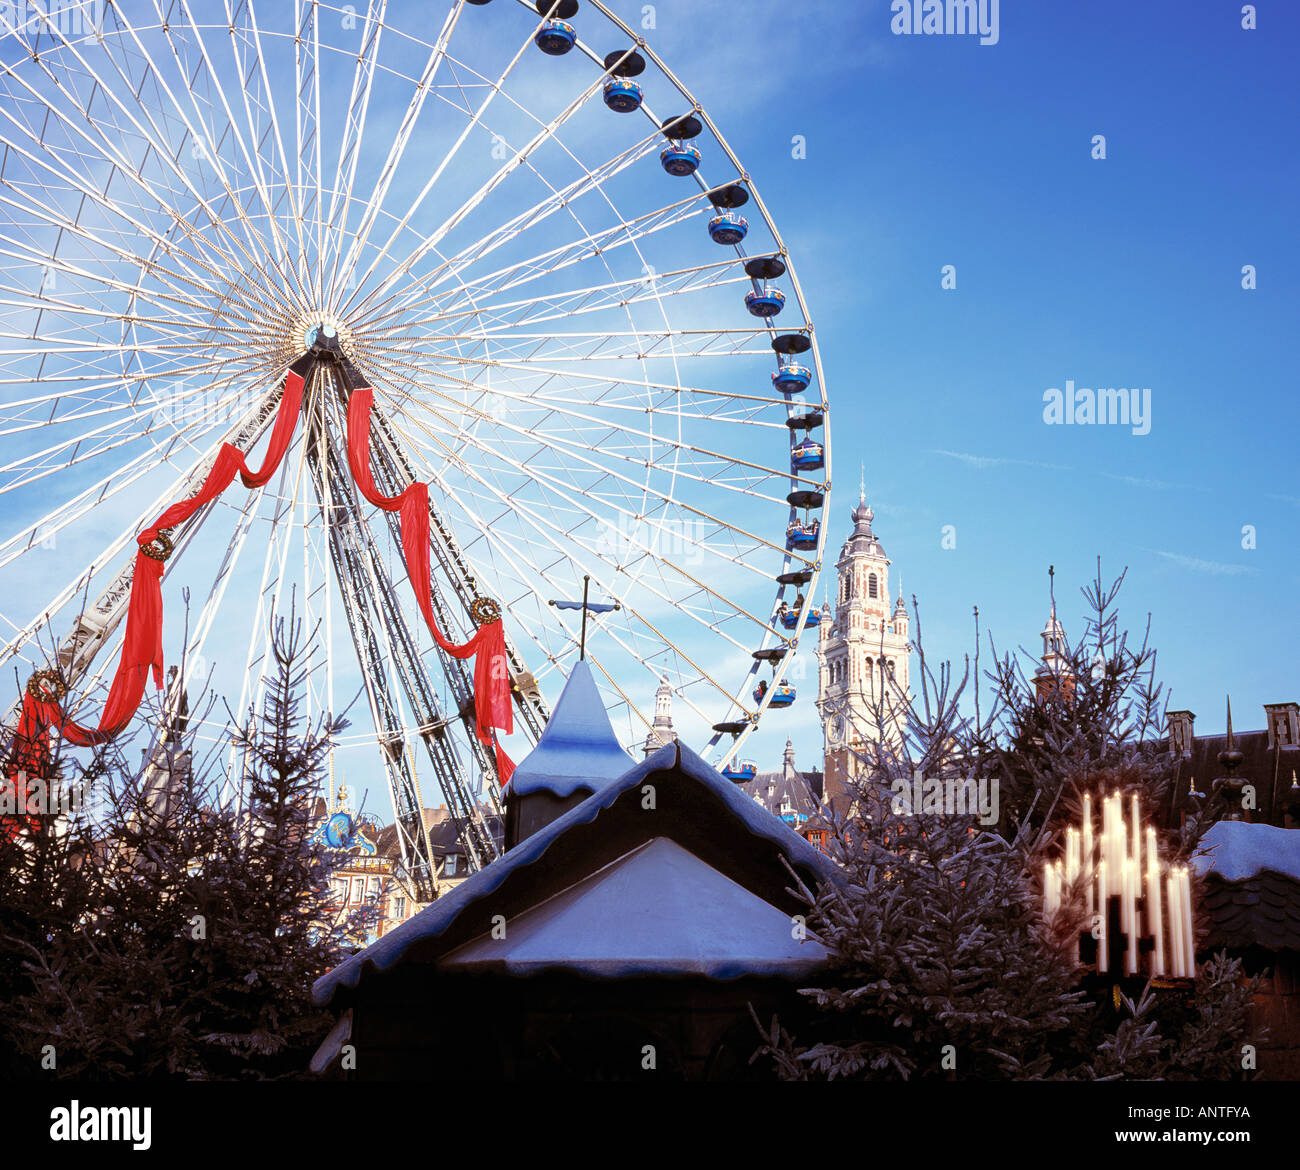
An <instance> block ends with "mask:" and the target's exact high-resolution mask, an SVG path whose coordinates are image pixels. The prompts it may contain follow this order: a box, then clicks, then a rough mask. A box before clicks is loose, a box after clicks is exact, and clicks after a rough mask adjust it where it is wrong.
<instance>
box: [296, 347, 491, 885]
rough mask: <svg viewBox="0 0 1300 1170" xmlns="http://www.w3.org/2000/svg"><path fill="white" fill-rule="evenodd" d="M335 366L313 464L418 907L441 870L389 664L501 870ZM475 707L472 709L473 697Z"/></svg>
mask: <svg viewBox="0 0 1300 1170" xmlns="http://www.w3.org/2000/svg"><path fill="white" fill-rule="evenodd" d="M318 348H321V347H318ZM332 356H333V355H331V357H330V360H325V361H322V362H321V363H320V364H319V365H318V366H317V367H316V370H315V376H314V378H313V380H312V382H311V387H312V394H313V401H312V408H313V409H312V412H311V415H310V419H311V421H310V422H309V424H308V433H307V447H306V450H307V461H308V465H309V467H310V468H311V471H312V478H313V482H314V485H315V488H316V491H317V494H318V498H319V503H320V507H321V514H322V518H323V520H324V522H325V524H326V527H327V530H328V533H329V550H330V559H331V562H332V565H333V568H334V574H335V579H336V581H337V583H338V586H339V591H340V594H341V596H342V598H343V607H344V613H345V615H346V618H347V622H348V627H349V630H350V632H351V635H352V641H353V645H354V647H355V648H356V652H357V657H358V660H359V662H360V665H361V669H362V676H363V678H364V680H365V687H366V693H367V698H368V699H369V702H370V707H371V712H372V714H373V716H374V718H375V725H376V730H377V733H378V734H377V738H378V740H379V743H380V746H381V748H382V749H383V755H384V765H385V770H386V772H387V774H388V780H389V788H390V791H391V793H392V798H393V806H394V808H393V811H394V814H395V823H396V825H397V829H398V840H399V844H400V848H401V852H402V861H403V865H404V866H405V868H406V870H407V873H408V875H409V877H410V880H411V882H412V884H413V886H414V887H415V892H416V896H417V898H418V900H420V901H430V900H432V898H433V897H435V896H436V894H437V873H436V865H435V862H434V859H433V855H432V848H431V846H430V843H429V836H428V830H427V829H426V827H425V825H424V806H423V800H422V798H421V793H420V786H419V781H418V778H417V777H416V775H415V769H414V765H413V762H412V760H411V758H410V755H409V754H408V752H407V737H406V735H405V733H404V728H405V727H406V723H405V721H404V720H403V719H402V717H401V712H400V711H399V709H398V704H397V700H396V697H395V696H394V695H393V693H392V690H391V687H390V682H389V674H388V671H387V670H386V669H385V664H386V663H389V662H391V663H392V664H393V667H394V674H395V676H396V682H397V684H398V686H400V687H401V689H402V691H403V693H404V697H405V699H406V703H407V706H408V707H409V709H410V712H411V717H412V720H413V722H414V729H415V730H416V732H417V733H418V734H419V737H420V740H421V741H422V742H423V744H424V747H425V751H426V752H427V753H428V756H429V760H430V763H431V764H432V766H433V769H434V774H435V775H436V777H437V780H438V785H439V788H440V789H441V791H442V794H443V797H444V799H445V800H446V803H447V809H448V811H449V813H450V814H451V816H452V818H453V820H454V823H455V825H456V829H457V836H458V837H459V839H460V843H461V847H462V848H463V849H464V851H465V857H466V861H467V862H468V864H469V867H470V869H471V870H478V869H481V868H482V867H483V866H484V865H487V864H488V863H489V862H491V861H492V860H494V859H495V857H496V856H497V851H496V845H495V842H494V840H493V837H492V833H491V831H490V830H489V828H488V826H487V825H486V823H485V822H484V819H483V814H482V811H481V809H480V808H479V804H478V801H477V799H476V797H475V794H474V792H473V790H472V789H471V787H470V785H469V784H468V783H467V781H466V778H465V775H464V769H463V766H462V764H461V762H460V758H459V756H458V755H457V752H456V749H455V746H454V744H453V742H452V740H451V738H450V736H449V735H448V734H447V728H448V726H449V725H450V724H451V723H454V722H456V721H457V720H458V719H459V718H460V715H459V713H458V714H457V715H456V716H455V717H453V718H451V719H448V718H445V717H444V715H443V713H442V710H441V708H440V706H439V703H438V700H437V694H436V691H435V690H434V686H433V682H432V680H431V679H430V677H429V674H428V671H427V670H426V668H425V665H424V662H423V660H422V659H421V657H420V654H419V652H418V649H417V647H416V643H415V639H414V637H413V636H412V634H411V631H410V629H409V627H408V626H407V624H406V621H405V619H404V618H403V616H402V609H401V605H400V604H399V602H398V599H397V596H396V591H395V589H394V587H393V582H392V579H391V577H390V575H389V572H388V569H387V567H386V565H385V563H384V561H383V559H382V557H380V556H379V555H378V553H377V551H376V543H375V541H374V538H373V534H372V533H371V531H370V527H369V524H368V522H367V521H366V518H365V515H364V514H363V512H362V510H361V506H360V503H359V502H358V500H357V498H356V496H355V494H354V493H353V491H352V490H351V487H350V483H349V479H348V477H347V469H346V466H345V462H344V460H343V458H342V457H341V455H340V453H339V450H338V443H337V440H336V439H335V437H334V435H333V434H332V433H331V431H332V429H333V428H332V427H331V425H330V422H331V420H332V421H333V423H334V425H335V426H337V427H341V425H342V423H341V419H340V417H339V415H338V411H337V409H336V407H337V405H338V404H341V403H343V402H345V401H346V394H347V390H346V387H345V385H344V380H343V379H342V378H340V377H339V376H338V367H337V365H336V364H335V363H334V361H333V360H332ZM339 433H342V431H341V430H340V432H339ZM322 452H323V453H324V459H323V461H322ZM381 638H382V640H383V642H384V646H383V647H381V646H380V639H381ZM385 651H386V653H385ZM458 665H459V663H458ZM470 698H471V704H472V694H471V696H470ZM489 774H492V773H489Z"/></svg>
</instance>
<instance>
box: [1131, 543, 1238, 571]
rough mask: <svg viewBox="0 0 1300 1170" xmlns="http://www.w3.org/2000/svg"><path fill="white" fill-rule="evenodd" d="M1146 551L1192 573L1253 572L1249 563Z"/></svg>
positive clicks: (1160, 550) (1158, 550)
mask: <svg viewBox="0 0 1300 1170" xmlns="http://www.w3.org/2000/svg"><path fill="white" fill-rule="evenodd" d="M1144 551H1146V552H1150V553H1155V554H1156V556H1158V557H1164V558H1165V560H1167V561H1173V562H1174V564H1176V565H1181V566H1182V567H1183V568H1184V569H1190V570H1191V571H1192V572H1193V573H1210V574H1213V575H1214V576H1216V577H1239V576H1242V575H1243V574H1246V573H1254V572H1256V570H1255V569H1252V568H1251V567H1250V566H1249V565H1234V564H1229V563H1227V562H1224V561H1203V560H1201V558H1200V557H1188V556H1184V555H1183V554H1182V553H1172V552H1165V551H1164V550H1163V549H1159V548H1148V549H1146V550H1144Z"/></svg>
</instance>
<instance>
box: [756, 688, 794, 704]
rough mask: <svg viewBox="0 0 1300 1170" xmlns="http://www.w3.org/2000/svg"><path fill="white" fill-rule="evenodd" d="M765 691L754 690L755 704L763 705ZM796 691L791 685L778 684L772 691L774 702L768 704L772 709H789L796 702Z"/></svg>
mask: <svg viewBox="0 0 1300 1170" xmlns="http://www.w3.org/2000/svg"><path fill="white" fill-rule="evenodd" d="M765 693H766V691H765V690H763V689H759V688H755V689H754V702H755V703H761V702H762V701H763V695H764V694H765ZM796 693H797V692H796V691H795V689H794V687H792V686H791V685H790V684H789V683H777V685H776V688H775V689H774V690H773V691H772V701H771V702H770V703H769V704H768V706H770V707H788V706H790V704H791V703H793V702H794V700H795V695H796Z"/></svg>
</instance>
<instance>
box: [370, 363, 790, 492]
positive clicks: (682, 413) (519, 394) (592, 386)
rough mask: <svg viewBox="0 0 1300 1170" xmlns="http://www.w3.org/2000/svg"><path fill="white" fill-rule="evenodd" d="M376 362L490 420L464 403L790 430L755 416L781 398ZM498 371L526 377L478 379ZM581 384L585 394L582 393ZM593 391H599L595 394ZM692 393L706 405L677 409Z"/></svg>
mask: <svg viewBox="0 0 1300 1170" xmlns="http://www.w3.org/2000/svg"><path fill="white" fill-rule="evenodd" d="M375 364H377V365H382V367H383V368H384V369H386V370H388V371H389V373H390V376H391V379H392V384H393V385H396V384H397V383H398V382H399V381H400V380H401V379H403V378H404V379H406V380H408V381H410V382H414V383H417V384H418V385H419V386H420V387H421V389H423V390H425V391H428V392H430V393H435V394H438V395H440V397H441V398H442V400H443V401H446V402H447V403H448V404H449V405H451V404H453V403H454V404H455V406H456V408H457V409H458V410H459V411H461V412H468V413H471V414H473V415H474V416H475V417H476V418H482V419H490V418H491V417H492V416H491V413H490V411H488V410H486V409H485V408H484V407H483V406H482V405H480V406H475V405H474V404H473V403H471V402H470V401H468V399H469V397H470V396H473V397H475V398H478V399H480V400H481V402H483V403H487V405H492V402H493V401H494V400H500V401H501V402H502V403H503V404H506V405H521V406H523V405H527V406H535V407H549V406H551V405H556V406H558V407H562V408H571V407H572V406H573V405H574V404H575V403H577V404H578V405H580V406H590V407H593V408H594V407H597V406H598V407H599V408H600V409H601V410H602V411H605V412H609V413H611V414H622V415H625V416H627V417H629V418H635V417H641V416H644V415H645V414H646V412H647V410H650V411H651V412H659V413H664V414H671V415H672V417H673V418H675V419H676V418H680V419H682V420H698V421H699V422H702V423H703V422H709V423H714V422H720V423H730V424H733V425H736V424H744V425H745V426H747V427H757V428H760V429H766V430H771V431H774V432H787V431H788V429H789V428H788V427H787V426H786V425H785V423H784V422H779V423H778V422H774V421H772V420H771V419H770V418H769V419H764V418H762V417H760V415H761V414H762V413H768V414H770V413H771V411H770V410H769V409H768V408H770V407H773V406H784V405H785V402H784V401H783V400H781V399H775V398H765V397H759V396H758V395H740V394H728V393H726V392H725V391H720V390H705V389H703V388H700V387H693V386H689V387H688V386H678V385H675V384H674V383H671V382H652V381H649V380H647V379H628V378H618V379H611V378H610V377H608V376H607V375H601V374H587V373H586V372H585V371H582V370H577V369H574V370H551V369H548V368H546V367H540V368H536V369H533V368H528V367H524V366H520V365H517V364H515V363H513V362H506V361H500V360H496V359H487V358H473V357H459V356H458V357H440V358H438V359H436V361H434V362H430V360H429V359H423V358H421V356H420V355H419V354H418V353H416V352H411V351H407V350H402V351H389V352H386V353H385V354H384V355H383V356H382V357H380V358H377V359H376V360H375ZM446 366H450V367H452V368H453V369H454V368H456V367H460V366H469V367H472V368H473V369H475V370H481V371H482V373H481V374H480V375H479V376H478V378H476V377H474V376H472V375H463V374H457V373H453V372H451V371H450V370H448V369H446V368H444V367H446ZM502 370H504V371H507V372H510V373H525V374H527V375H529V381H530V384H529V386H527V387H524V386H522V385H519V384H518V383H517V382H516V383H510V384H506V385H503V384H502V383H500V382H491V383H488V382H485V381H482V380H481V379H483V378H486V377H489V376H490V375H491V374H493V373H495V372H499V371H502ZM429 378H433V379H436V380H437V382H438V383H446V384H447V385H448V386H450V387H456V388H459V389H461V390H463V391H464V392H465V394H466V399H465V400H463V401H462V400H461V399H458V398H455V397H454V396H452V395H451V394H450V393H449V391H446V390H437V389H435V388H434V387H432V386H429V385H428V383H427V379H429ZM574 381H582V382H583V383H584V386H583V387H575V386H573V385H571V383H572V382H574ZM551 382H554V383H556V385H555V387H554V388H553V389H552V390H550V391H549V392H548V391H547V390H546V386H547V384H548V383H551ZM516 387H517V388H516ZM620 387H627V388H628V389H629V390H631V391H634V393H630V394H628V395H627V396H626V398H625V399H624V398H622V397H620V396H616V395H617V392H618V390H619V388H620ZM584 388H585V390H586V391H588V392H581V391H583V390H584ZM597 390H599V391H600V392H599V393H596V392H595V391H597ZM645 390H651V391H655V392H657V393H656V394H655V395H654V397H653V398H652V397H651V396H650V395H648V394H646V393H644V392H643V391H645ZM408 397H409V393H408ZM694 397H699V398H700V399H701V400H702V401H703V402H704V403H705V404H706V406H705V407H704V408H703V409H701V410H699V411H686V410H682V409H681V408H680V406H679V405H678V404H679V403H680V402H681V401H683V400H686V401H689V400H690V399H691V398H694ZM729 402H730V403H733V404H734V405H735V411H734V413H723V408H724V407H725V406H726V404H727V403H729ZM781 474H783V475H784V474H785V473H784V472H782V473H781Z"/></svg>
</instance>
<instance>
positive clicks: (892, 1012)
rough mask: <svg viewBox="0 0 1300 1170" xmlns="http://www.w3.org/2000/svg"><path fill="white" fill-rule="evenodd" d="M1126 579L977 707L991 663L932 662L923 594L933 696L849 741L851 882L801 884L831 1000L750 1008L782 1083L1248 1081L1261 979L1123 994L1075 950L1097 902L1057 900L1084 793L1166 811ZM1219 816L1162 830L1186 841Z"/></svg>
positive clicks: (1215, 971)
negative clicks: (804, 1012)
mask: <svg viewBox="0 0 1300 1170" xmlns="http://www.w3.org/2000/svg"><path fill="white" fill-rule="evenodd" d="M1121 582H1122V577H1121V580H1120V581H1117V582H1116V583H1115V584H1114V585H1113V586H1112V587H1111V588H1109V589H1102V588H1101V585H1100V582H1099V581H1098V582H1096V583H1094V585H1093V586H1092V587H1090V588H1089V589H1087V590H1085V591H1084V596H1085V598H1086V599H1087V601H1088V603H1089V606H1090V607H1091V612H1092V615H1093V617H1092V620H1091V621H1090V622H1089V625H1088V630H1087V633H1086V634H1085V637H1084V638H1082V639H1081V640H1080V644H1079V645H1078V646H1076V647H1073V648H1071V647H1070V646H1069V645H1067V644H1066V643H1065V641H1064V640H1063V639H1061V640H1059V641H1058V643H1057V645H1056V647H1055V658H1054V659H1053V660H1052V663H1051V668H1050V677H1047V678H1045V677H1044V674H1043V673H1042V672H1041V671H1035V672H1033V673H1032V674H1029V673H1027V672H1025V671H1023V670H1021V669H1020V667H1019V666H1018V664H1017V663H1016V662H1015V661H1014V660H1012V659H1011V658H1009V657H1008V658H1002V659H996V660H995V665H994V667H993V669H991V670H990V671H989V672H988V675H987V677H988V679H989V680H990V681H991V683H992V684H993V697H992V703H991V704H989V705H988V709H987V710H986V711H984V712H981V711H980V704H978V703H974V702H973V703H972V707H973V710H970V711H967V710H964V709H963V705H962V702H961V700H962V697H963V695H964V693H965V692H966V690H967V687H968V684H969V683H970V682H971V674H972V670H974V672H976V674H978V669H979V668H978V659H976V662H975V663H974V664H972V663H971V662H970V661H967V663H966V664H965V670H964V671H963V672H962V674H961V676H960V677H958V676H957V675H956V673H955V672H954V671H953V670H952V669H951V668H950V667H949V666H948V665H946V664H945V665H943V666H942V667H940V669H939V672H938V674H937V675H936V674H935V673H934V672H933V671H932V670H931V669H930V668H929V666H928V664H927V662H926V658H925V654H924V651H923V649H922V648H921V646H920V640H921V633H920V628H921V623H920V614H919V611H917V610H916V603H915V599H913V607H914V612H915V615H916V616H915V629H916V636H917V642H918V657H919V664H920V671H919V678H920V681H921V690H920V693H919V694H918V695H916V696H909V698H911V699H912V700H913V701H912V704H911V711H910V714H909V717H908V730H907V735H906V736H905V743H904V744H903V745H902V748H901V750H899V751H890V750H889V749H888V748H887V747H884V746H882V745H879V744H866V745H864V746H862V747H861V748H860V749H858V750H857V751H855V753H854V761H853V763H854V765H855V767H854V768H853V769H852V772H853V775H852V781H851V785H850V795H851V798H852V799H851V802H850V806H849V807H848V808H847V809H841V810H840V813H841V815H838V816H832V820H833V822H834V824H835V834H834V852H835V854H836V856H837V859H838V860H839V861H840V862H841V863H842V864H843V866H844V869H845V877H846V880H845V881H844V882H843V883H842V884H839V885H834V884H828V885H826V886H825V887H823V888H821V889H819V890H815V891H814V890H808V889H806V888H803V887H800V891H801V894H802V896H803V897H804V899H805V900H806V901H807V902H808V904H809V907H810V911H809V916H808V926H809V930H810V933H812V934H813V935H814V936H815V937H816V938H818V939H819V940H820V941H821V942H822V943H823V944H824V945H826V946H827V947H828V949H829V950H830V951H831V952H832V954H833V956H834V961H833V966H832V970H831V973H830V976H829V977H828V978H827V979H825V980H823V981H821V984H820V985H819V986H817V987H812V988H807V989H804V990H803V992H802V994H804V995H805V996H806V997H807V998H808V1000H809V1001H810V1002H811V1004H813V1005H815V1009H816V1010H815V1011H814V1012H813V1016H812V1019H811V1021H810V1022H809V1023H807V1024H803V1023H801V1024H800V1026H799V1028H798V1029H797V1033H798V1034H797V1035H791V1034H790V1033H789V1032H787V1031H786V1030H785V1029H784V1028H783V1027H782V1025H781V1021H780V1020H779V1019H773V1020H770V1021H756V1022H758V1023H759V1026H760V1030H761V1032H762V1035H763V1043H762V1044H761V1046H760V1047H759V1049H758V1051H757V1052H756V1054H755V1060H756V1062H758V1063H760V1064H766V1063H768V1062H770V1066H771V1067H772V1068H773V1069H774V1070H775V1072H776V1073H777V1075H779V1076H781V1077H783V1078H786V1079H823V1078H825V1079H841V1078H852V1079H868V1080H869V1079H886V1080H892V1079H899V1078H901V1079H924V1078H946V1079H976V1080H1002V1079H1065V1080H1089V1079H1119V1078H1137V1079H1166V1078H1167V1079H1214V1078H1222V1079H1226V1078H1230V1077H1234V1076H1241V1075H1242V1073H1241V1062H1240V1055H1241V1047H1242V1045H1243V1044H1244V1043H1246V1042H1247V1041H1248V1040H1249V1039H1251V1037H1250V1030H1249V1019H1248V1006H1249V1002H1250V998H1251V996H1252V994H1253V991H1254V985H1253V984H1252V983H1250V982H1247V981H1245V980H1243V978H1242V973H1241V968H1240V963H1239V962H1237V961H1236V960H1228V959H1226V958H1225V957H1223V956H1221V955H1220V956H1215V957H1214V958H1212V959H1211V960H1210V961H1208V962H1206V963H1204V964H1203V965H1202V967H1201V969H1200V971H1199V973H1198V979H1197V982H1196V987H1195V991H1194V993H1193V994H1191V995H1190V996H1185V995H1157V994H1156V993H1155V992H1154V991H1152V989H1150V988H1149V987H1148V988H1146V989H1145V990H1144V991H1143V992H1141V993H1140V994H1138V995H1137V996H1136V997H1129V996H1125V995H1124V994H1116V993H1114V989H1112V988H1111V986H1110V985H1109V984H1107V985H1106V986H1105V987H1104V989H1103V988H1101V987H1100V986H1098V985H1094V984H1092V983H1089V982H1088V981H1087V980H1086V979H1083V978H1081V972H1080V970H1079V968H1078V967H1077V966H1076V962H1075V940H1076V939H1077V938H1078V933H1079V931H1080V929H1081V928H1083V926H1084V925H1085V922H1084V919H1085V914H1084V911H1083V907H1082V904H1081V903H1078V902H1076V903H1075V904H1073V905H1069V906H1067V907H1066V909H1065V911H1064V912H1063V913H1062V914H1060V915H1058V916H1057V918H1056V919H1055V920H1054V921H1053V922H1051V923H1048V922H1046V921H1045V918H1044V914H1043V902H1042V896H1041V891H1040V889H1039V887H1038V883H1037V881H1036V875H1037V874H1038V873H1039V872H1040V870H1041V862H1042V858H1043V857H1044V856H1045V855H1046V853H1047V851H1048V850H1050V849H1051V848H1053V847H1054V841H1055V838H1056V835H1057V833H1058V829H1059V827H1060V825H1061V824H1062V823H1063V820H1064V818H1065V816H1066V815H1067V814H1068V813H1069V811H1070V810H1071V809H1072V808H1073V807H1075V802H1076V801H1077V800H1078V798H1079V794H1080V793H1081V792H1083V791H1087V790H1088V789H1089V786H1095V785H1104V786H1105V790H1106V791H1110V790H1111V787H1112V786H1115V785H1121V786H1124V787H1125V790H1128V789H1133V790H1139V791H1141V792H1142V793H1143V798H1144V800H1148V801H1150V805H1149V807H1153V808H1154V807H1159V806H1161V802H1162V801H1164V800H1165V798H1166V797H1167V796H1168V793H1169V787H1168V785H1169V776H1170V773H1171V768H1170V761H1169V760H1168V758H1167V756H1168V753H1167V752H1164V751H1163V750H1162V749H1161V747H1160V744H1159V742H1158V740H1157V739H1156V736H1157V735H1158V731H1159V728H1160V725H1161V723H1162V711H1160V706H1159V704H1160V690H1159V687H1158V686H1157V685H1156V684H1155V682H1154V652H1153V651H1151V650H1150V649H1149V648H1148V646H1147V644H1146V642H1145V641H1144V642H1143V643H1142V645H1141V646H1139V647H1130V646H1129V644H1128V640H1127V638H1126V637H1125V636H1124V635H1123V634H1122V633H1121V632H1120V630H1119V624H1118V618H1117V616H1116V614H1115V611H1114V601H1115V596H1116V593H1117V592H1118V588H1119V585H1120V583H1121ZM1071 678H1072V679H1073V680H1074V685H1073V689H1071V687H1070V685H1069V683H1068V682H1066V680H1068V679H1071ZM879 698H880V701H881V702H882V706H883V703H884V702H885V701H887V697H886V696H884V695H881V696H879ZM895 698H896V697H895ZM972 698H973V696H972ZM993 794H996V801H990V800H987V799H981V798H982V797H987V796H989V795H993ZM918 798H919V800H918ZM993 805H996V811H995V810H994V807H993ZM1206 823H1207V821H1206V817H1205V816H1204V815H1202V816H1201V817H1199V819H1198V821H1197V823H1196V824H1195V825H1193V826H1191V827H1189V828H1186V829H1183V828H1175V827H1174V826H1172V825H1170V826H1166V832H1165V835H1166V837H1167V838H1168V840H1169V842H1170V844H1171V847H1172V848H1175V849H1178V850H1181V851H1184V852H1185V851H1186V850H1187V849H1188V848H1189V847H1190V845H1191V843H1192V842H1193V841H1194V840H1195V838H1196V836H1197V835H1199V831H1200V830H1201V829H1203V828H1204V827H1205V824H1206ZM792 878H793V875H792Z"/></svg>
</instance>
